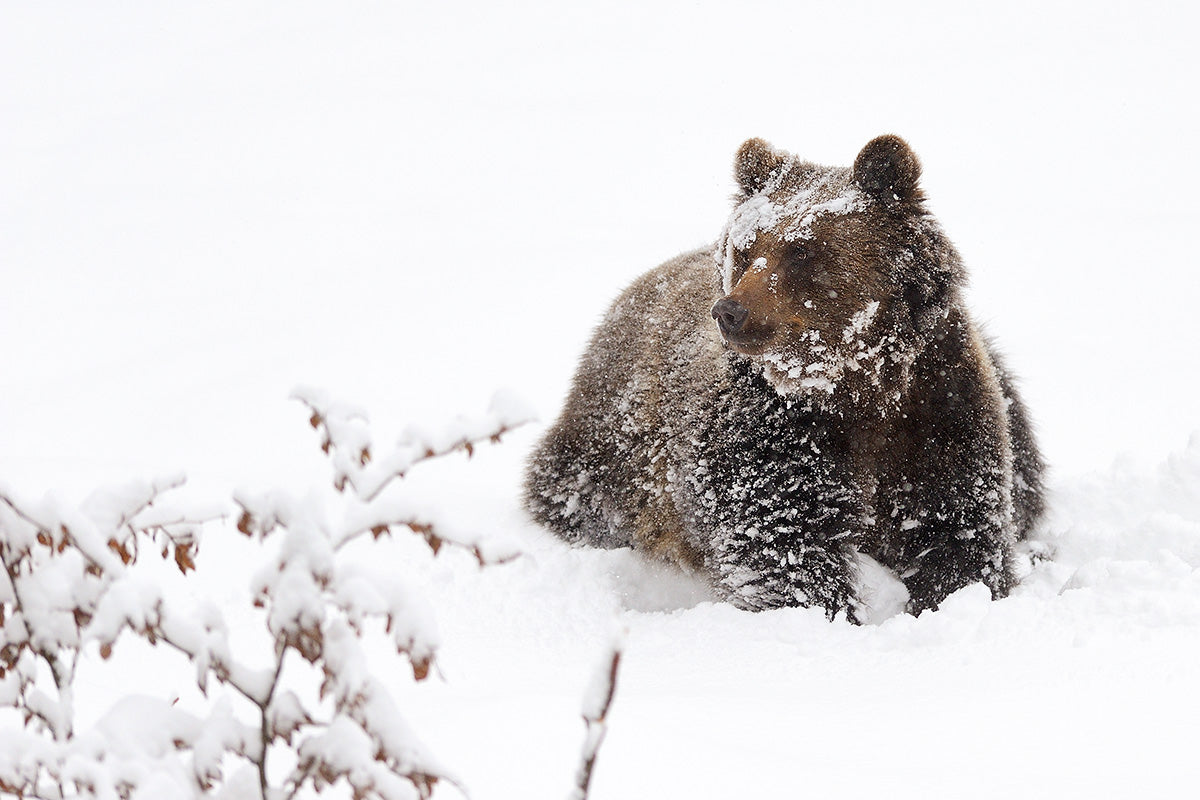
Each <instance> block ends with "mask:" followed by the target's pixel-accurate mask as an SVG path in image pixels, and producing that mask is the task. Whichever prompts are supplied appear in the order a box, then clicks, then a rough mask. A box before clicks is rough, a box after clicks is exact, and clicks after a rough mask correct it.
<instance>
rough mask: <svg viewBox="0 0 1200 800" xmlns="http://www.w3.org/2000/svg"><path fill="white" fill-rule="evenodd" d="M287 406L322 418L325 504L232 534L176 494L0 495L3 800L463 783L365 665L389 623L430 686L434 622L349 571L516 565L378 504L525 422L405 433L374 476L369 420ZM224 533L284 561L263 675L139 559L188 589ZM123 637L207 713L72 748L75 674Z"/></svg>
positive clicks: (417, 794) (424, 609)
mask: <svg viewBox="0 0 1200 800" xmlns="http://www.w3.org/2000/svg"><path fill="white" fill-rule="evenodd" d="M295 397H296V398H297V399H299V400H300V401H301V402H302V403H304V404H305V405H306V406H307V407H308V409H309V411H310V412H311V418H310V421H311V423H312V425H313V427H314V428H316V429H317V430H318V431H319V432H320V434H321V446H322V449H323V450H324V451H325V453H326V454H327V455H328V457H329V459H330V461H331V462H332V465H333V473H334V475H333V488H332V489H330V488H329V487H328V485H327V484H326V485H325V486H326V488H325V490H324V491H323V492H321V491H318V492H315V493H314V492H308V493H306V494H305V495H304V496H303V499H301V498H300V497H298V496H296V495H294V494H292V493H290V492H287V491H283V490H274V491H268V492H263V493H257V494H255V493H249V492H242V493H238V494H237V495H236V496H235V498H234V502H235V503H236V505H237V507H238V512H237V513H236V514H229V513H227V512H228V507H225V506H222V507H218V508H191V507H188V506H187V505H186V504H185V503H183V502H181V501H179V500H177V499H176V497H175V495H173V494H172V490H174V489H177V488H178V487H179V486H180V485H181V484H182V482H183V479H182V478H181V477H179V478H171V479H168V480H165V481H159V482H153V483H134V484H129V485H127V486H123V487H119V488H117V489H112V490H106V491H101V492H97V493H95V494H94V495H93V496H92V497H91V498H90V499H89V500H87V501H85V502H84V503H83V504H82V505H80V506H78V507H74V506H72V505H71V504H70V503H67V502H65V501H63V500H62V499H60V498H56V497H54V496H48V497H46V498H44V499H42V500H40V501H30V500H27V499H24V498H21V497H18V496H17V495H16V494H15V493H14V492H13V491H11V490H9V489H8V488H7V487H4V486H3V485H0V560H2V562H3V567H4V573H3V577H0V634H2V639H0V792H4V793H10V794H14V795H17V796H20V797H37V798H64V797H96V798H163V797H170V798H186V797H206V796H219V797H229V798H233V797H237V798H242V797H245V798H264V800H276V799H279V800H282V798H291V797H294V796H297V795H299V794H301V793H302V792H307V791H313V792H317V793H320V792H322V791H323V790H324V789H326V788H328V787H331V786H334V785H341V784H345V785H348V786H349V789H350V792H351V794H352V795H353V797H355V798H369V797H378V798H385V799H386V800H396V799H398V798H426V797H429V796H430V794H431V792H432V791H433V788H434V786H435V785H436V784H437V783H438V781H442V780H445V781H449V782H453V778H452V777H451V776H450V775H449V773H448V772H447V770H446V769H445V768H443V767H442V766H441V765H440V764H438V762H437V761H436V760H435V759H434V758H433V757H432V756H431V755H430V754H429V753H428V752H427V751H426V750H425V748H424V747H423V746H422V744H421V743H420V741H419V740H418V738H417V737H416V735H415V734H414V733H413V731H412V730H411V729H410V728H409V727H408V725H406V723H405V722H404V720H403V717H402V715H401V714H400V712H399V710H398V709H397V707H396V704H395V702H394V701H393V699H392V697H391V695H390V694H389V692H388V690H387V688H386V687H385V685H384V684H383V683H382V682H381V681H380V680H378V679H377V678H375V677H374V676H373V675H372V674H371V672H370V670H369V669H368V667H367V660H366V657H365V654H364V650H363V646H362V636H363V635H364V623H365V622H366V621H367V620H370V619H378V620H380V621H381V622H382V624H383V629H384V630H385V631H386V633H387V635H388V636H389V637H390V641H391V644H392V645H393V646H394V648H395V649H396V651H397V652H398V653H399V654H400V655H401V656H403V657H404V658H405V659H407V661H408V663H409V665H410V666H411V669H412V673H413V676H414V678H415V679H416V680H418V681H420V680H424V679H425V678H426V677H427V676H428V675H429V674H430V670H431V668H432V666H433V664H434V660H435V657H436V653H437V647H438V634H437V627H436V625H435V623H434V619H433V614H432V611H431V609H430V608H429V607H428V605H427V603H426V602H425V601H424V599H423V598H422V597H421V596H419V595H418V594H417V593H415V592H414V591H412V590H410V589H409V588H407V587H406V586H405V585H404V584H403V583H401V582H398V581H397V579H396V577H395V575H394V574H392V573H388V572H384V571H380V572H372V571H369V570H366V569H364V568H363V567H362V565H361V564H355V563H351V562H350V561H349V560H348V559H344V558H341V557H340V556H342V555H343V553H344V550H345V547H346V545H347V544H349V543H350V542H352V541H354V540H356V539H359V538H360V537H364V536H366V535H371V536H374V537H376V538H378V537H380V536H384V535H386V534H389V533H392V532H398V531H401V530H404V529H407V530H408V531H411V532H413V533H415V534H417V535H418V536H420V537H421V538H422V539H423V540H424V541H425V542H426V543H427V544H428V546H429V547H430V548H431V549H432V550H433V551H434V553H435V554H436V553H437V551H438V550H439V549H440V548H441V547H442V545H443V544H451V545H455V546H459V547H462V548H465V549H466V550H468V551H469V552H471V553H472V554H473V555H474V556H475V558H477V559H478V560H479V562H480V564H481V565H482V564H489V563H495V562H497V561H501V560H504V559H505V558H508V557H511V555H512V553H510V552H505V551H503V550H501V549H498V548H497V547H496V546H493V545H489V544H488V543H487V542H485V541H484V540H483V539H480V538H478V537H476V536H474V535H461V534H456V533H453V532H452V531H451V530H450V529H449V527H448V526H444V525H442V524H439V521H438V519H437V515H436V513H435V512H434V510H432V509H428V508H425V507H423V506H422V505H421V504H420V503H419V501H417V500H415V499H413V498H407V497H403V496H397V495H396V494H395V493H385V492H384V489H385V488H387V487H388V486H389V484H391V483H392V482H393V481H395V480H396V479H397V478H401V477H403V476H404V475H405V473H407V472H408V470H409V469H411V468H412V467H414V466H415V465H417V464H419V463H420V462H422V461H425V460H428V459H431V458H436V457H438V456H442V455H445V454H447V453H451V452H455V451H459V450H461V451H465V452H466V453H468V454H469V453H471V452H472V450H473V448H474V447H475V446H476V445H478V444H479V443H481V442H486V441H499V439H500V437H501V435H502V434H504V433H505V432H507V431H508V430H510V429H511V428H513V427H515V426H517V425H519V424H522V423H523V422H525V421H526V420H527V418H528V414H527V413H526V412H525V411H524V409H523V408H522V407H521V406H520V405H519V404H518V403H516V402H514V401H512V400H511V399H507V398H503V397H499V398H497V400H496V401H494V402H493V405H492V409H491V411H490V412H488V413H487V414H485V415H483V416H482V417H480V418H478V419H475V420H460V421H458V422H456V423H455V424H453V425H451V426H450V427H449V428H448V429H446V430H442V431H438V432H428V431H420V430H415V429H414V430H410V431H408V432H407V433H406V434H405V435H404V436H403V437H402V438H401V441H400V442H399V443H398V444H397V445H396V446H395V447H394V448H392V449H391V450H390V451H386V452H384V453H383V454H382V455H381V456H379V457H375V448H374V446H373V442H372V440H371V436H370V430H369V428H368V426H367V421H366V417H365V415H364V414H363V413H362V412H360V411H358V410H357V409H354V408H352V407H350V406H346V405H344V404H340V403H336V402H333V401H331V400H330V399H329V398H327V397H326V396H324V395H323V394H322V393H321V392H318V391H314V390H309V389H304V390H298V391H297V392H296V394H295ZM233 519H236V527H237V530H238V531H240V532H241V533H243V534H245V535H246V536H249V537H251V538H252V539H255V540H257V541H259V542H262V543H267V542H268V540H269V542H270V543H273V544H274V545H275V547H274V549H273V550H272V551H271V552H272V555H271V556H270V558H269V560H268V561H267V562H266V563H264V564H263V565H262V566H261V568H260V569H259V570H258V572H257V574H256V576H255V578H254V583H253V587H252V597H253V603H254V605H255V606H256V607H258V608H260V609H262V611H261V614H260V615H261V616H262V617H263V619H264V621H265V628H264V629H263V630H262V634H261V635H262V636H263V637H265V638H266V640H267V642H266V644H267V646H268V649H269V650H270V652H271V653H272V654H273V658H272V659H271V663H270V664H268V665H267V666H266V667H251V666H248V665H247V662H246V660H245V659H244V658H239V653H238V652H235V649H234V647H233V646H232V644H231V639H230V635H229V629H228V626H227V625H226V620H225V618H224V616H223V614H222V611H221V610H220V609H219V608H218V607H217V606H216V605H215V604H213V603H203V604H202V605H201V607H200V608H199V609H195V608H191V607H187V608H185V607H184V606H183V604H182V603H181V602H180V601H179V600H178V599H177V598H175V597H174V596H172V595H171V594H170V593H169V592H167V591H164V589H163V587H162V585H161V584H160V582H156V581H154V580H152V579H150V578H149V577H147V573H146V570H145V569H144V566H145V564H144V562H145V559H143V558H141V556H143V555H144V554H145V552H146V550H147V548H151V549H152V550H153V551H154V552H155V553H158V554H159V555H161V556H162V557H163V558H164V559H167V558H170V559H173V560H174V563H175V565H176V566H177V567H178V569H179V570H180V571H181V572H183V573H184V574H187V573H188V572H189V571H192V570H194V569H195V568H196V562H195V560H194V556H195V554H196V552H197V548H198V546H199V541H200V537H201V534H206V535H208V536H212V535H219V534H222V533H227V532H229V530H230V528H229V524H228V522H229V521H232V520H233ZM222 522H226V524H221V523H222ZM125 631H129V632H131V633H133V634H135V635H137V636H139V637H141V638H143V639H144V640H145V641H147V642H148V643H149V644H151V645H160V646H161V645H166V646H167V647H168V648H169V649H174V650H176V651H179V652H181V653H182V654H184V655H185V656H186V657H187V659H188V660H189V661H190V663H191V667H192V668H193V669H194V671H195V679H196V682H197V685H198V687H199V689H200V691H201V692H202V693H204V695H205V696H209V692H210V690H213V689H214V688H215V689H216V691H214V692H213V695H212V696H211V697H210V701H211V702H210V703H209V705H208V707H207V709H206V713H204V714H202V715H196V714H193V713H189V712H187V711H184V710H182V709H179V708H176V707H175V706H174V705H173V704H172V703H171V702H169V701H167V700H162V699H156V698H150V697H141V696H132V695H130V696H126V697H123V698H120V699H118V700H117V702H116V703H115V705H114V706H113V708H112V709H111V711H110V712H109V713H108V714H107V715H105V717H104V718H103V719H101V721H100V722H99V724H97V725H96V726H95V727H94V728H93V729H91V730H88V731H85V732H79V731H77V730H76V729H75V723H74V719H75V713H74V707H73V697H74V680H75V675H76V669H77V667H78V665H79V664H80V662H81V660H83V659H87V658H89V657H90V654H91V652H92V650H90V649H89V648H88V646H89V645H91V644H95V645H96V646H97V650H98V653H99V655H100V656H101V657H102V658H104V659H107V658H109V657H110V656H111V654H112V652H113V648H114V646H115V645H116V643H117V642H118V640H119V638H120V637H121V634H122V633H124V632H125ZM296 656H298V657H299V658H296ZM304 662H307V663H308V664H309V665H311V669H312V670H314V671H315V672H316V674H317V675H318V676H319V680H320V688H319V692H318V693H317V696H316V697H305V694H306V693H305V692H304V690H303V688H302V684H303V677H305V676H304V675H302V673H303V672H304V670H303V663H304ZM130 688H131V689H132V688H133V687H130ZM239 698H240V699H239ZM284 751H290V754H291V755H290V756H289V757H288V758H284V759H280V763H279V764H275V763H272V768H271V769H268V757H269V756H272V755H273V754H276V753H281V752H284ZM239 762H240V763H239ZM281 765H282V766H281Z"/></svg>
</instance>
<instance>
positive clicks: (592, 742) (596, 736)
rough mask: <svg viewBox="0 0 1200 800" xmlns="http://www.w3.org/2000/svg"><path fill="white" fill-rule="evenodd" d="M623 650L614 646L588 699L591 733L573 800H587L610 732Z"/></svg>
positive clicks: (586, 712)
mask: <svg viewBox="0 0 1200 800" xmlns="http://www.w3.org/2000/svg"><path fill="white" fill-rule="evenodd" d="M622 647H623V645H622V643H621V641H620V640H619V639H618V641H616V642H615V643H614V644H613V648H612V652H611V653H610V654H609V656H608V658H607V659H605V660H604V662H603V663H602V664H601V665H600V667H599V668H598V669H597V671H596V673H595V675H594V676H593V677H592V683H591V686H590V687H589V689H588V692H587V695H586V696H585V697H584V701H583V721H584V724H585V725H586V726H587V732H586V734H585V735H584V740H583V752H582V753H581V754H580V756H579V769H578V770H577V771H576V773H575V789H574V790H573V791H572V792H571V794H570V795H568V797H569V800H587V796H588V791H589V790H590V788H591V784H592V771H593V770H594V769H595V767H596V756H597V754H599V752H600V745H601V744H602V743H603V742H604V735H605V734H606V733H607V732H608V710H609V708H610V707H611V706H612V702H613V697H614V696H615V695H616V693H617V671H618V669H620V666H621V651H622Z"/></svg>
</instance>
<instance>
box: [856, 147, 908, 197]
mask: <svg viewBox="0 0 1200 800" xmlns="http://www.w3.org/2000/svg"><path fill="white" fill-rule="evenodd" d="M920 178H921V162H920V161H919V160H918V159H917V156H916V153H914V152H913V151H912V150H911V149H910V148H909V146H908V143H907V142H905V141H904V140H903V139H901V138H900V137H899V136H893V135H892V134H887V135H885V136H877V137H875V138H874V139H872V140H871V141H869V142H867V146H866V147H864V148H863V149H862V152H860V153H859V154H858V158H856V159H854V182H855V183H857V184H858V186H859V188H860V189H862V190H863V191H864V192H866V193H867V194H869V195H871V196H872V197H874V198H875V199H877V200H883V201H884V202H890V201H894V200H901V201H909V200H920V199H921V190H920V189H919V188H918V187H917V181H919V180H920Z"/></svg>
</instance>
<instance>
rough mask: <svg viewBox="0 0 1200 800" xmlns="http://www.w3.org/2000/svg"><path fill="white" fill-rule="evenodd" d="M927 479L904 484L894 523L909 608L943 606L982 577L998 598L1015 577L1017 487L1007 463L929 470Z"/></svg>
mask: <svg viewBox="0 0 1200 800" xmlns="http://www.w3.org/2000/svg"><path fill="white" fill-rule="evenodd" d="M929 474H931V475H934V476H937V477H936V478H934V479H933V480H931V481H929V482H927V483H926V484H925V485H923V486H916V487H915V488H914V487H913V485H912V484H910V483H907V482H906V483H905V484H904V485H903V486H904V487H906V488H907V489H908V491H904V489H903V488H902V489H901V490H899V492H898V493H899V495H900V497H898V501H897V503H896V505H895V506H894V507H895V508H896V509H897V513H896V516H895V517H893V524H895V525H896V526H897V527H898V528H899V536H900V540H901V545H900V548H899V553H898V558H897V559H896V567H897V572H898V573H899V575H900V579H901V580H902V581H904V585H905V586H906V587H907V588H908V593H909V597H910V600H909V608H908V610H909V612H910V613H912V614H919V613H920V612H922V611H924V610H925V609H928V608H936V607H937V606H938V605H939V604H940V603H941V602H942V601H943V600H945V599H946V597H947V596H949V595H950V594H952V593H954V592H956V591H958V590H959V589H961V588H962V587H964V586H967V585H969V584H971V583H976V582H983V584H984V585H986V586H987V587H988V588H989V589H990V590H991V592H992V596H993V597H995V598H1000V597H1004V596H1005V595H1007V594H1008V592H1009V589H1011V588H1012V585H1013V583H1014V582H1015V579H1014V576H1013V566H1012V549H1013V544H1014V534H1013V526H1012V498H1011V486H1010V483H1009V478H1008V475H1007V473H1006V471H1005V470H1004V469H1003V467H1002V466H1001V465H987V464H984V463H980V462H979V461H976V462H975V463H973V464H971V463H966V464H958V465H955V466H954V467H948V466H947V467H945V468H943V469H941V470H938V471H935V472H930V473H929Z"/></svg>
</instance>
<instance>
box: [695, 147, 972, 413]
mask: <svg viewBox="0 0 1200 800" xmlns="http://www.w3.org/2000/svg"><path fill="white" fill-rule="evenodd" d="M734 172H735V175H736V178H737V181H738V184H739V186H740V189H741V192H740V194H739V195H738V196H737V198H736V205H735V207H734V209H733V213H732V214H731V215H730V218H729V222H728V223H727V225H726V227H725V231H724V234H723V235H722V237H721V241H720V243H719V245H718V249H717V252H716V253H715V254H714V256H715V258H716V261H717V267H718V272H719V276H720V280H721V288H722V290H723V291H724V293H725V297H723V298H722V299H720V300H718V301H717V303H716V304H715V305H714V306H713V308H712V315H713V318H714V319H715V320H716V323H717V326H718V328H719V330H720V332H721V335H722V337H723V338H724V340H725V343H726V345H727V346H728V347H729V348H730V349H732V350H734V351H736V352H738V353H741V354H743V355H745V356H749V357H751V358H753V359H755V360H756V361H757V362H758V363H759V364H760V365H761V366H762V368H763V372H764V374H765V375H766V377H767V378H768V379H769V380H770V381H771V383H772V384H773V385H774V386H775V388H776V390H778V391H779V392H780V393H781V394H789V395H791V394H795V395H808V396H810V397H815V398H818V399H820V398H821V397H823V396H826V397H828V396H833V395H835V394H837V393H838V392H839V389H841V390H844V392H843V393H849V394H851V395H852V398H851V399H853V400H856V401H861V400H864V399H866V398H865V396H864V392H867V391H870V395H871V398H870V399H871V400H873V401H874V402H876V403H877V404H878V405H879V406H880V412H881V413H886V407H888V406H891V405H894V403H895V402H897V401H898V400H899V397H900V393H901V392H902V391H903V389H904V387H905V386H906V385H907V380H908V367H909V366H910V365H911V364H912V362H913V359H914V358H915V356H916V354H917V353H918V352H919V351H920V348H921V347H923V346H924V345H925V343H926V340H927V339H928V336H926V335H924V334H925V333H926V332H928V331H929V330H930V329H931V328H932V327H934V326H936V324H937V322H938V321H939V320H944V319H945V317H946V315H947V313H948V309H949V306H950V303H951V301H952V297H953V294H954V292H955V287H956V286H957V284H958V282H959V280H960V277H959V276H960V273H961V267H960V265H959V261H958V256H957V254H956V253H955V252H954V249H953V247H952V246H951V245H950V243H949V242H948V241H947V240H946V239H945V237H944V235H943V234H942V233H941V229H940V227H939V226H938V225H937V223H936V221H934V220H933V218H932V217H931V216H929V214H928V213H927V212H926V210H925V207H924V195H923V193H922V192H921V190H920V188H919V186H918V180H919V178H920V173H921V167H920V162H918V160H917V157H916V156H915V155H914V154H913V152H912V150H910V149H909V147H908V145H907V144H906V143H905V142H904V140H903V139H900V138H899V137H897V136H880V137H878V138H876V139H874V140H872V141H871V142H869V143H868V144H867V145H866V147H864V148H863V149H862V151H861V152H860V153H859V154H858V157H857V158H856V159H855V162H854V166H853V167H852V168H850V169H847V168H845V167H825V166H820V165H817V164H813V163H811V162H808V161H803V160H801V159H799V158H796V157H795V156H792V155H789V154H788V153H786V152H783V151H781V150H777V149H775V148H773V147H772V146H771V145H769V144H767V143H766V142H764V141H763V140H761V139H751V140H749V141H748V142H746V143H745V144H743V145H742V146H741V148H740V149H739V150H738V154H737V158H736V160H735V162H734Z"/></svg>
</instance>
